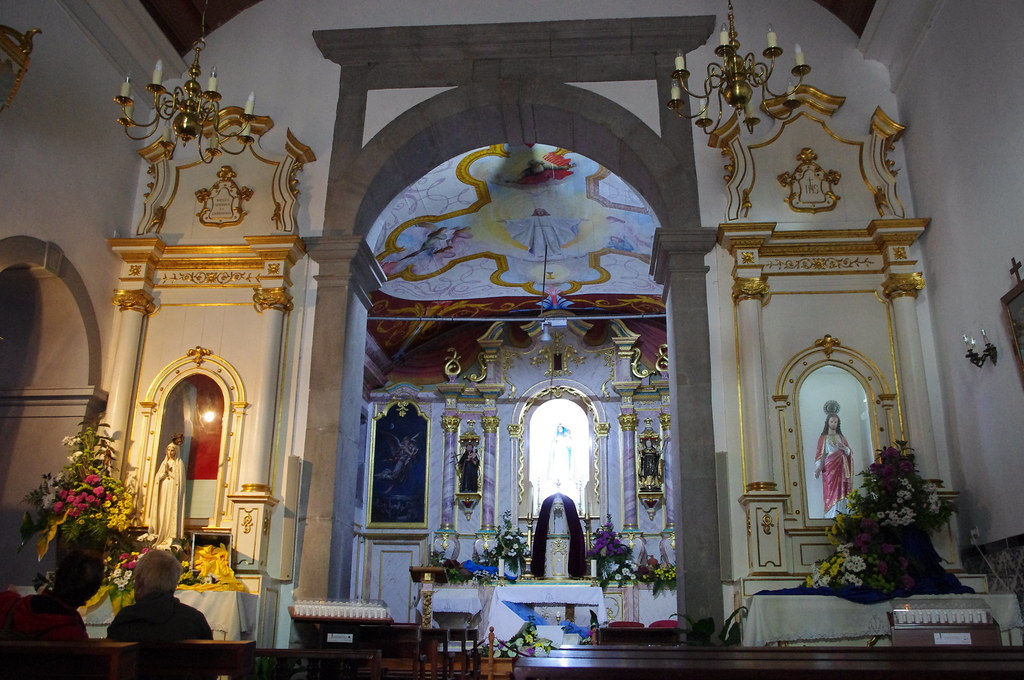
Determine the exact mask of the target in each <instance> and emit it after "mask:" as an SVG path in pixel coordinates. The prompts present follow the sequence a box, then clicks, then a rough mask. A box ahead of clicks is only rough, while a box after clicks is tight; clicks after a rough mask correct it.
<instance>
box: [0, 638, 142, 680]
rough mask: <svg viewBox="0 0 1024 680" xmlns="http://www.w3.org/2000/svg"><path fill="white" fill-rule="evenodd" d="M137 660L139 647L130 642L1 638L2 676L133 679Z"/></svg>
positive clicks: (49, 678) (0, 659) (135, 674)
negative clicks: (7, 639)
mask: <svg viewBox="0 0 1024 680" xmlns="http://www.w3.org/2000/svg"><path fill="white" fill-rule="evenodd" d="M138 660H139V647H138V645H136V644H134V643H131V642H114V641H111V640H76V641H73V642H72V641H69V642H43V641H34V640H33V641H28V640H26V641H2V642H0V672H2V676H3V677H4V678H18V679H21V680H28V679H29V678H32V679H33V680H34V679H35V678H39V679H46V680H51V679H52V680H63V679H64V678H69V679H70V678H74V679H75V680H93V679H94V678H95V679H102V680H135V678H136V677H138V676H137V668H138Z"/></svg>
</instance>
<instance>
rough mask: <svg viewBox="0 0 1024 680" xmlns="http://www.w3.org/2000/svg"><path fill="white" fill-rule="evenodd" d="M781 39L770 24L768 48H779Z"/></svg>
mask: <svg viewBox="0 0 1024 680" xmlns="http://www.w3.org/2000/svg"><path fill="white" fill-rule="evenodd" d="M778 46H779V39H778V36H776V35H775V29H774V28H772V25H771V24H768V47H778Z"/></svg>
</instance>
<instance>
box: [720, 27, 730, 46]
mask: <svg viewBox="0 0 1024 680" xmlns="http://www.w3.org/2000/svg"><path fill="white" fill-rule="evenodd" d="M718 44H719V45H728V44H729V29H727V28H726V27H725V24H722V30H721V31H719V33H718Z"/></svg>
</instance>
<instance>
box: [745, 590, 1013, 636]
mask: <svg viewBox="0 0 1024 680" xmlns="http://www.w3.org/2000/svg"><path fill="white" fill-rule="evenodd" d="M939 600H941V601H944V602H943V606H944V605H945V603H948V602H949V601H950V600H957V601H962V602H963V603H964V604H963V606H964V607H973V608H988V609H990V610H991V611H992V617H993V618H994V619H995V620H996V621H997V622H998V623H999V628H1000V629H1001V630H1004V631H1006V630H1011V629H1014V628H1021V627H1022V626H1024V620H1022V618H1021V611H1020V605H1019V604H1018V602H1017V597H1016V596H1015V595H1012V594H1004V593H978V594H967V595H915V596H913V597H904V598H895V599H892V600H885V601H883V602H876V603H874V604H858V603H856V602H850V601H849V600H844V599H843V598H841V597H832V596H828V595H767V594H766V595H753V596H751V597H750V598H749V599H748V603H747V606H748V607H749V609H750V611H749V613H748V614H747V617H746V618H745V619H744V621H743V644H744V645H747V646H762V645H766V644H770V643H773V642H795V643H798V644H799V643H801V642H803V643H813V642H825V641H828V640H831V641H841V640H857V639H866V638H870V637H872V636H874V635H888V634H889V619H888V617H887V615H886V614H887V612H889V611H892V610H893V609H897V608H901V607H902V605H903V603H909V605H910V607H912V608H915V609H917V608H927V607H929V603H931V605H932V606H939V605H938V604H937V601H939Z"/></svg>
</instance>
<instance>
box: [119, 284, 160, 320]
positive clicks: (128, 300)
mask: <svg viewBox="0 0 1024 680" xmlns="http://www.w3.org/2000/svg"><path fill="white" fill-rule="evenodd" d="M112 302H113V303H114V306H115V307H120V308H121V311H122V312H125V311H128V310H129V309H132V310H135V311H136V312H139V313H140V314H152V313H153V312H154V311H156V305H155V304H153V296H152V295H150V294H149V292H148V291H145V290H141V289H133V290H125V289H123V288H119V289H117V290H115V291H114V298H113V300H112Z"/></svg>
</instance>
